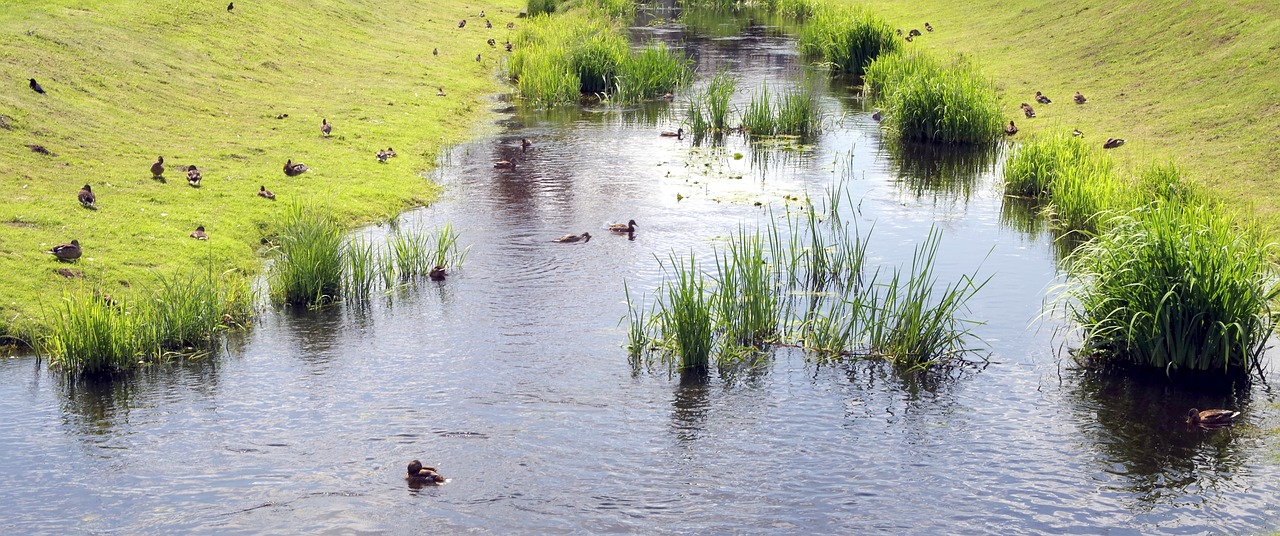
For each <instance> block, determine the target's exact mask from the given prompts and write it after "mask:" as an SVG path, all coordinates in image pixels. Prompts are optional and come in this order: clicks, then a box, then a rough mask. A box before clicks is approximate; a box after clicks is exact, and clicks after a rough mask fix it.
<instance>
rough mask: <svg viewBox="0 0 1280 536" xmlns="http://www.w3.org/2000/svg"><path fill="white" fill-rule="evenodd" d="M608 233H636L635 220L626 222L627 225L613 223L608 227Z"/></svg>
mask: <svg viewBox="0 0 1280 536" xmlns="http://www.w3.org/2000/svg"><path fill="white" fill-rule="evenodd" d="M609 231H610V232H614V233H627V234H631V233H634V232H636V220H631V221H628V222H627V223H615V224H613V225H610V226H609Z"/></svg>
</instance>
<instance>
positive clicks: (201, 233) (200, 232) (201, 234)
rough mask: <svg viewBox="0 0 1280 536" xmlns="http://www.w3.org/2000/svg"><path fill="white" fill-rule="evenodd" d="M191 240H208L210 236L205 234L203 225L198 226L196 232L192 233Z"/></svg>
mask: <svg viewBox="0 0 1280 536" xmlns="http://www.w3.org/2000/svg"><path fill="white" fill-rule="evenodd" d="M191 238H194V239H196V240H208V239H209V235H208V234H206V233H205V232H204V226H203V225H197V226H196V230H194V231H191Z"/></svg>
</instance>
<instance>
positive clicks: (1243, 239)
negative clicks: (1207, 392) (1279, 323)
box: [1061, 202, 1280, 374]
mask: <svg viewBox="0 0 1280 536" xmlns="http://www.w3.org/2000/svg"><path fill="white" fill-rule="evenodd" d="M1107 228H1108V229H1107V231H1105V232H1103V233H1102V234H1101V235H1099V236H1097V237H1096V238H1094V239H1093V240H1091V241H1090V242H1088V243H1086V244H1084V245H1083V246H1081V247H1080V248H1079V249H1077V250H1076V252H1075V253H1074V254H1073V255H1072V257H1071V259H1070V262H1068V263H1067V266H1068V280H1067V283H1066V285H1065V288H1064V292H1063V293H1062V294H1061V304H1062V307H1063V308H1064V309H1065V310H1066V312H1067V313H1068V316H1069V317H1070V318H1071V319H1073V320H1074V321H1075V322H1076V323H1078V324H1079V325H1080V326H1081V329H1082V330H1083V332H1084V346H1083V347H1082V348H1081V349H1080V351H1079V353H1078V355H1079V357H1080V359H1082V360H1083V361H1085V362H1087V363H1092V364H1112V363H1119V364H1127V365H1136V366H1139V367H1151V368H1156V369H1161V370H1165V371H1168V372H1172V371H1196V372H1202V371H1217V372H1222V373H1227V374H1240V373H1244V374H1247V373H1249V372H1250V371H1251V369H1253V368H1258V367H1260V365H1259V361H1258V359H1259V357H1260V356H1261V354H1262V351H1263V350H1264V349H1265V345H1266V341H1267V338H1268V336H1269V335H1270V334H1271V333H1272V331H1273V329H1274V327H1275V326H1274V317H1273V314H1272V311H1271V304H1272V303H1273V302H1274V300H1275V299H1276V298H1277V297H1280V287H1278V286H1277V273H1276V266H1275V264H1273V263H1272V261H1271V260H1270V259H1271V257H1272V255H1273V254H1274V247H1273V245H1272V244H1267V243H1264V242H1263V240H1262V237H1261V234H1260V233H1259V232H1258V230H1257V229H1255V228H1252V227H1246V226H1243V225H1241V224H1240V222H1238V221H1237V220H1236V219H1235V218H1233V217H1231V216H1229V215H1227V214H1224V213H1222V212H1220V211H1218V210H1214V209H1213V208H1210V207H1206V206H1203V205H1188V204H1185V203H1177V202H1171V203H1170V202H1159V203H1155V204H1152V205H1149V206H1147V207H1143V208H1141V209H1138V210H1135V211H1132V212H1130V213H1128V214H1125V215H1122V216H1118V217H1115V218H1113V219H1112V220H1111V221H1110V222H1109V223H1108V225H1107ZM1259 372H1260V369H1259Z"/></svg>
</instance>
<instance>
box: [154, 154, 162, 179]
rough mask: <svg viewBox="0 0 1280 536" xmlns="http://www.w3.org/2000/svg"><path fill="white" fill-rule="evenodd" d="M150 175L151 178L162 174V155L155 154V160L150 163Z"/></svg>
mask: <svg viewBox="0 0 1280 536" xmlns="http://www.w3.org/2000/svg"><path fill="white" fill-rule="evenodd" d="M151 176H152V177H153V178H157V179H159V178H162V177H163V176H164V157H163V156H157V157H156V162H155V163H154V164H151Z"/></svg>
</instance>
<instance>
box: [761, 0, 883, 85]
mask: <svg viewBox="0 0 1280 536" xmlns="http://www.w3.org/2000/svg"><path fill="white" fill-rule="evenodd" d="M786 7H788V8H794V9H796V10H802V9H803V8H802V7H801V6H800V4H798V3H791V4H789V5H787V6H786ZM799 46H800V51H801V52H802V53H804V54H805V55H807V56H810V57H813V58H818V59H820V60H821V61H823V62H826V63H828V64H830V65H832V66H833V67H835V68H836V69H838V70H840V71H844V72H850V73H854V74H863V73H864V72H866V69H867V66H868V65H870V64H871V61H872V60H874V59H876V58H878V57H880V56H882V55H885V54H892V53H895V52H898V51H899V50H900V49H901V48H902V40H901V39H900V38H899V37H897V36H896V35H895V33H894V30H893V27H891V26H889V23H888V22H886V21H885V20H884V19H883V18H881V17H879V16H877V15H874V14H872V13H871V12H869V11H867V10H865V9H862V8H859V7H846V6H836V5H833V4H821V7H820V8H819V9H817V10H816V11H814V12H812V13H810V16H809V17H808V19H807V22H806V24H804V26H803V27H802V29H801V31H800V36H799Z"/></svg>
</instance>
